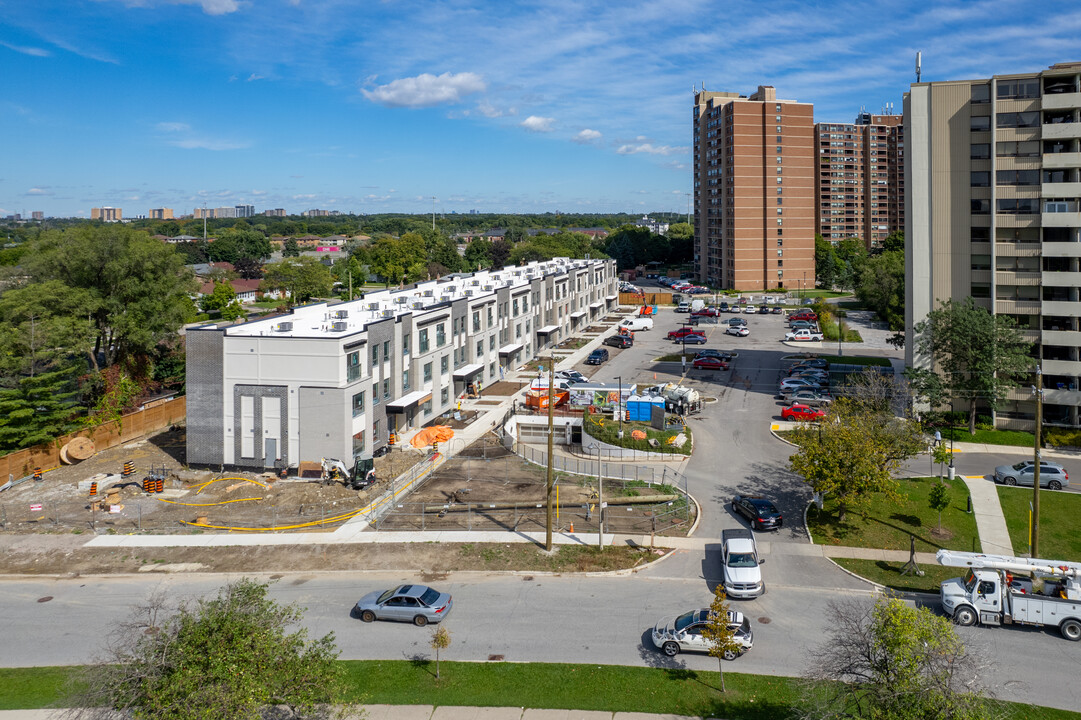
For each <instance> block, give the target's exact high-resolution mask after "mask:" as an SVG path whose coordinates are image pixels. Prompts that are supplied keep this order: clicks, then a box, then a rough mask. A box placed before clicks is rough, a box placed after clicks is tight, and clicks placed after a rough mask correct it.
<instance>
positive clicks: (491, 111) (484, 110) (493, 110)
mask: <svg viewBox="0 0 1081 720" xmlns="http://www.w3.org/2000/svg"><path fill="white" fill-rule="evenodd" d="M477 112H479V113H480V114H481V115H483V116H484V117H489V118H497V117H503V111H502V110H500V109H499V108H497V107H495V106H494V105H492V104H491V103H489V102H488V101H487V100H484V101H482V102H479V103H477Z"/></svg>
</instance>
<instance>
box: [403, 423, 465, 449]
mask: <svg viewBox="0 0 1081 720" xmlns="http://www.w3.org/2000/svg"><path fill="white" fill-rule="evenodd" d="M452 437H454V430H453V429H452V428H449V427H447V426H446V425H434V426H432V427H427V428H423V429H421V431H420V432H418V433H417V434H416V435H414V436H413V439H412V440H410V441H409V444H410V445H412V446H413V447H415V448H422V447H425V446H427V445H433V444H435V443H442V442H447V441H448V440H450V439H451V438H452Z"/></svg>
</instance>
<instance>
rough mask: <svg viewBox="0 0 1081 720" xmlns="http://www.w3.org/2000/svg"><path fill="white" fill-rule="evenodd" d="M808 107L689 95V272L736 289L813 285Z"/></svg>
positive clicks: (762, 97)
mask: <svg viewBox="0 0 1081 720" xmlns="http://www.w3.org/2000/svg"><path fill="white" fill-rule="evenodd" d="M815 176H816V164H815V158H814V106H813V105H811V104H810V103H800V102H794V101H792V100H778V99H777V94H776V90H775V89H774V88H773V87H771V86H759V88H758V91H757V92H755V93H754V94H752V95H751V96H750V97H746V96H743V95H739V94H737V93H730V92H707V91H705V90H701V91H699V92H697V93H696V94H695V103H694V208H695V272H696V274H697V276H698V279H699V281H701V282H704V283H707V284H709V285H712V286H714V287H722V288H732V289H736V290H768V289H772V288H778V287H782V288H792V289H797V288H801V287H814V278H815V274H814V232H815V210H814V207H815Z"/></svg>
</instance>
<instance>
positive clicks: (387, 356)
mask: <svg viewBox="0 0 1081 720" xmlns="http://www.w3.org/2000/svg"><path fill="white" fill-rule="evenodd" d="M387 360H390V341H389V340H388V341H386V342H384V343H383V361H384V362H386V361H387Z"/></svg>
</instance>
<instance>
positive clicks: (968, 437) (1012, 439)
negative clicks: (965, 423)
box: [928, 427, 1036, 447]
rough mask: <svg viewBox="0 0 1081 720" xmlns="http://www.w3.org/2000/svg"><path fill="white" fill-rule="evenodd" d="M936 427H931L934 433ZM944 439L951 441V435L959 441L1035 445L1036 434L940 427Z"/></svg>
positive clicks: (930, 429)
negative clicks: (970, 430)
mask: <svg viewBox="0 0 1081 720" xmlns="http://www.w3.org/2000/svg"><path fill="white" fill-rule="evenodd" d="M935 429H936V428H931V427H929V428H928V430H929V431H930V432H931V433H932V434H933V433H934V431H935ZM937 429H938V430H940V431H941V432H942V439H943V440H945V441H947V442H949V439H950V435H953V439H954V440H956V441H957V442H970V443H983V444H984V445H1014V446H1017V447H1035V445H1036V436H1035V435H1033V434H1032V433H1030V432H1025V431H1023V430H979V429H977V430H976V434H975V435H972V434H970V433H969V431H968V428H967V427H952V428H950V427H940V428H937Z"/></svg>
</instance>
